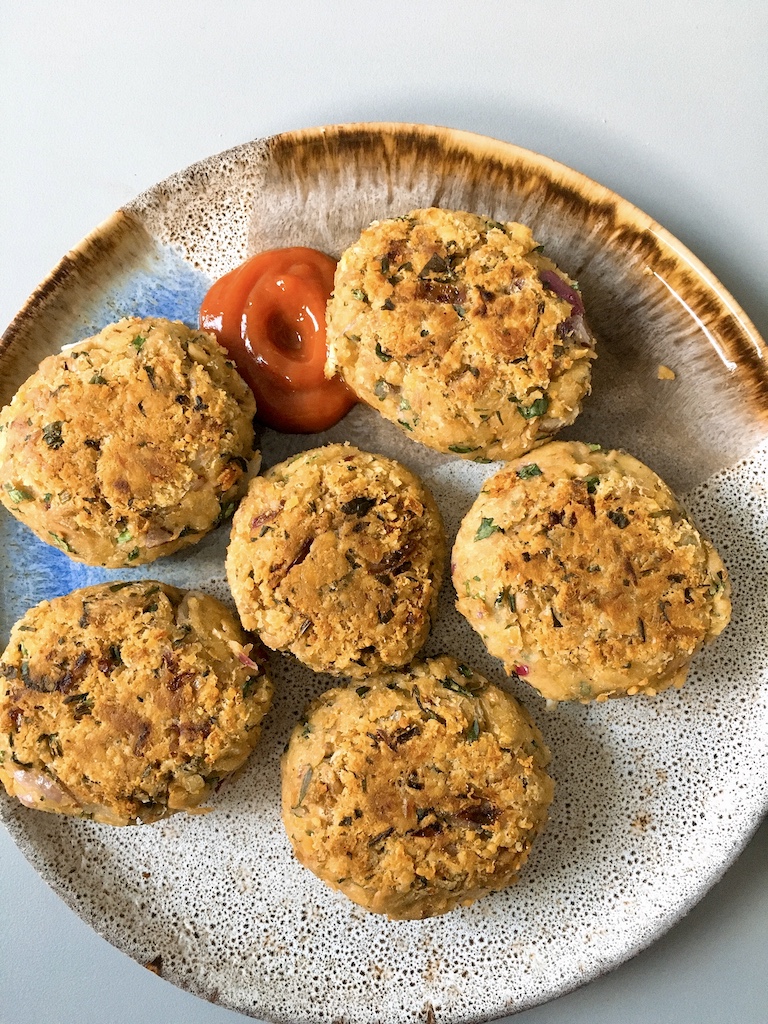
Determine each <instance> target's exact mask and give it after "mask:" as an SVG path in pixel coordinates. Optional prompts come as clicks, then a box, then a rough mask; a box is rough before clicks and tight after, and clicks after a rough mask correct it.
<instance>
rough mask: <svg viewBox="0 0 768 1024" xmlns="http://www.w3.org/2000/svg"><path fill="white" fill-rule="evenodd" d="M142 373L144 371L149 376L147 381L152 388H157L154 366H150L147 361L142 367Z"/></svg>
mask: <svg viewBox="0 0 768 1024" xmlns="http://www.w3.org/2000/svg"><path fill="white" fill-rule="evenodd" d="M144 373H146V375H147V377H149V383H150V384H151V385H152V388H153V389H154V390H156V389H157V385H156V384H155V368H154V366H150V365H149V364H148V363H147V364H146V365H145V367H144Z"/></svg>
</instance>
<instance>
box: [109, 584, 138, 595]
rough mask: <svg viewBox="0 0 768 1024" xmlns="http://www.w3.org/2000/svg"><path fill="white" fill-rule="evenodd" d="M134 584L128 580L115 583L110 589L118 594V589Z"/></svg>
mask: <svg viewBox="0 0 768 1024" xmlns="http://www.w3.org/2000/svg"><path fill="white" fill-rule="evenodd" d="M132 586H133V583H131V582H130V581H128V582H126V583H113V584H112V586H111V587H110V588H109V589H110V590H111V592H112V593H113V594H116V593H117V592H118V590H123V589H124V588H125V587H132Z"/></svg>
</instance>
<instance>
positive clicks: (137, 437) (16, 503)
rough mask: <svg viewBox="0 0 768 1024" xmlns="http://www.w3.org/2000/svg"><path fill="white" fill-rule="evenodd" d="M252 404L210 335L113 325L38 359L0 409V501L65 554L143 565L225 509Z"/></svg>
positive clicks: (144, 323) (163, 325)
mask: <svg viewBox="0 0 768 1024" xmlns="http://www.w3.org/2000/svg"><path fill="white" fill-rule="evenodd" d="M255 408H256V406H255V402H254V399H253V395H252V394H251V391H250V389H249V388H248V387H247V385H246V384H245V382H244V381H243V380H242V378H241V377H240V376H239V374H238V373H237V371H236V370H235V368H234V364H233V363H231V362H230V361H229V360H228V359H227V353H226V352H225V350H224V349H223V348H221V346H220V345H219V344H218V343H217V342H216V340H215V338H214V337H213V335H211V334H207V333H206V332H204V331H195V330H190V329H189V328H188V327H185V325H184V324H182V323H179V322H176V321H169V320H161V319H138V318H132V319H125V320H121V321H120V322H119V323H116V324H110V325H109V326H108V327H105V328H104V330H103V331H101V332H100V333H99V334H97V335H96V336H95V337H93V338H86V339H85V340H84V341H81V342H79V343H78V344H77V345H74V346H72V347H71V348H69V349H68V350H66V351H65V352H61V353H59V354H57V355H52V356H49V357H48V358H47V359H45V360H44V361H43V362H42V363H41V365H40V367H39V369H38V370H37V371H36V372H35V373H34V374H33V375H32V376H31V377H30V378H29V379H28V380H27V381H26V382H25V383H24V384H23V385H22V386H21V388H20V389H19V391H18V392H17V394H16V395H15V397H14V398H13V400H12V401H11V403H10V405H8V406H6V408H4V409H3V410H2V412H0V500H2V502H3V503H4V505H5V506H6V508H7V509H8V510H9V511H10V512H11V513H12V514H13V515H14V516H16V517H17V518H18V519H20V520H21V521H22V522H24V523H26V524H27V526H29V528H30V529H31V530H32V531H33V532H34V533H35V534H36V535H37V536H38V537H39V538H40V539H41V540H44V541H45V542H46V543H48V544H54V545H56V546H57V547H59V548H61V549H62V550H64V551H66V552H67V554H68V555H69V556H70V557H71V558H73V559H75V560H76V561H79V562H86V563H88V564H89V565H102V566H108V567H110V568H118V567H121V566H127V565H141V564H142V563H144V562H151V561H153V560H154V559H156V558H158V557H160V556H161V555H167V554H170V553H171V552H173V551H176V550H177V549H178V548H181V547H186V546H187V545H190V544H194V543H195V542H196V541H198V540H199V539H200V538H201V537H202V536H203V535H204V534H206V533H207V532H208V531H210V530H211V529H213V527H214V526H216V525H218V523H220V522H221V521H222V519H223V518H225V517H227V516H228V515H231V513H232V512H233V511H234V507H235V502H236V500H237V498H238V497H239V495H240V493H241V492H242V490H243V475H244V473H245V471H246V470H247V468H248V460H249V459H250V458H251V457H252V456H253V454H254V449H253V436H254V435H253V427H252V420H253V415H254V412H255Z"/></svg>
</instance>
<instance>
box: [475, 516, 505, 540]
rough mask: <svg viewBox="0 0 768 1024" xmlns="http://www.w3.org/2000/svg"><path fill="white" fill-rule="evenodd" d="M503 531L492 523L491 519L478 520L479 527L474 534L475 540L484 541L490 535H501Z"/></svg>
mask: <svg viewBox="0 0 768 1024" xmlns="http://www.w3.org/2000/svg"><path fill="white" fill-rule="evenodd" d="M503 532H504V531H503V530H502V529H501V527H500V526H497V525H496V523H494V521H493V519H486V518H485V516H483V518H482V519H481V520H480V525H479V526H478V528H477V533H476V534H475V540H476V541H477V540H485V539H486V537H490V536H491V534H492V533H503Z"/></svg>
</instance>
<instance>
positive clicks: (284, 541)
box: [227, 444, 446, 677]
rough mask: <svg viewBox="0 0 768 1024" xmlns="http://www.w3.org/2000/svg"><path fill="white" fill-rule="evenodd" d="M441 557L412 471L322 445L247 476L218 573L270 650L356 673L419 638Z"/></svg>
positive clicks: (433, 601) (401, 652) (431, 606)
mask: <svg viewBox="0 0 768 1024" xmlns="http://www.w3.org/2000/svg"><path fill="white" fill-rule="evenodd" d="M445 554H446V544H445V535H444V531H443V524H442V519H441V517H440V513H439V511H438V508H437V505H436V504H435V501H434V498H433V497H432V495H431V494H430V493H429V491H428V490H427V488H426V487H425V486H424V484H423V483H422V482H421V481H420V480H419V478H418V477H417V476H416V475H415V474H414V473H412V472H411V471H410V470H408V469H406V468H405V466H402V465H400V463H398V462H395V461H394V460H393V459H387V458H384V457H383V456H381V455H371V454H369V453H368V452H363V451H360V450H359V449H357V448H353V447H352V446H350V445H348V444H347V445H342V444H331V445H328V446H327V447H325V448H316V449H312V450H310V451H306V452H302V454H300V455H298V456H296V457H294V458H293V459H289V460H288V461H287V462H282V463H280V464H279V465H277V466H273V467H272V468H271V469H270V470H268V472H266V473H264V474H263V476H260V477H257V478H256V479H254V480H252V481H251V484H250V488H249V490H248V494H247V496H246V497H245V498H244V499H243V502H242V503H241V505H240V508H239V509H238V511H237V513H236V515H235V519H234V522H233V529H232V540H231V542H230V546H229V549H228V551H227V576H228V578H229V585H230V587H231V589H232V594H233V596H234V598H235V603H236V605H237V610H238V613H239V615H240V618H241V619H242V621H243V625H244V626H245V627H246V629H251V630H253V631H254V632H257V633H258V634H259V635H260V636H261V639H262V640H263V641H264V643H265V644H266V645H267V646H268V647H271V648H273V649H274V650H279V651H290V652H291V653H292V654H294V655H295V656H296V657H297V658H298V659H299V660H300V661H302V662H304V664H305V665H308V666H309V667H310V668H313V669H315V670H316V671H318V672H332V673H335V674H340V673H343V674H346V675H349V676H353V677H362V676H365V675H370V674H372V673H373V672H378V671H381V670H382V669H385V668H396V667H399V666H401V665H404V664H406V663H407V662H408V661H410V660H411V658H412V657H413V656H414V655H415V654H416V652H417V651H418V650H419V649H420V648H421V646H422V645H423V644H424V642H425V640H426V638H427V634H428V633H429V629H430V626H431V623H432V619H433V618H434V616H435V613H436V609H437V596H438V591H439V589H440V583H441V580H442V575H443V563H444V561H445Z"/></svg>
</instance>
